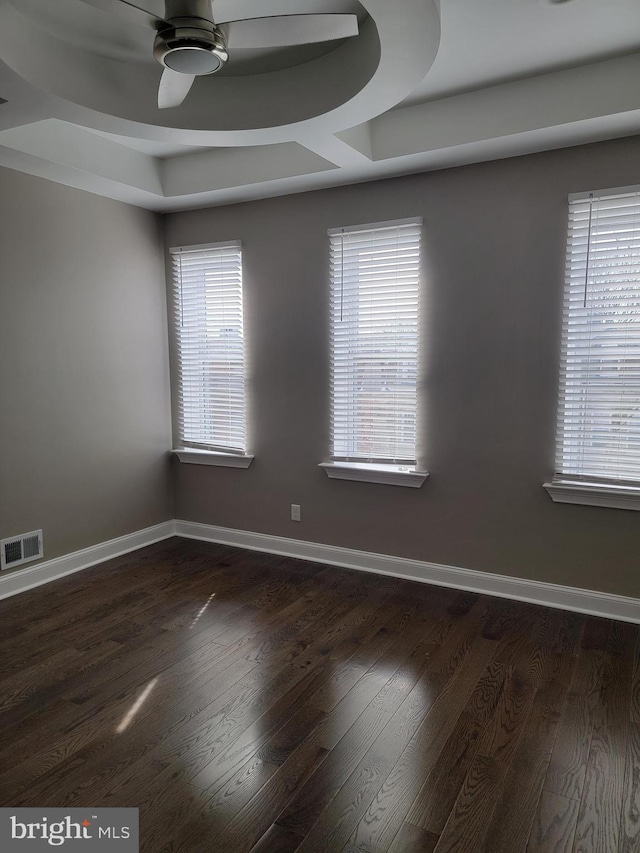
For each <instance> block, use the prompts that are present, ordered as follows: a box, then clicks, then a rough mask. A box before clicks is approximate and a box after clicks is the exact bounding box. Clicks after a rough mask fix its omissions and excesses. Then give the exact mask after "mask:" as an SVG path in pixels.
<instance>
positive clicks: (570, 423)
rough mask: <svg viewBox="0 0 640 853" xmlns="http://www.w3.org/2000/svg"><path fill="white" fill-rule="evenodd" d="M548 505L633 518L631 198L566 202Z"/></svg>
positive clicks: (637, 365) (636, 310) (639, 195)
mask: <svg viewBox="0 0 640 853" xmlns="http://www.w3.org/2000/svg"><path fill="white" fill-rule="evenodd" d="M556 470H557V473H556V474H555V476H554V479H553V482H552V483H551V484H547V488H548V489H549V490H550V493H551V495H552V497H553V498H554V500H564V501H565V502H566V501H569V502H572V503H573V502H577V503H590V504H596V505H604V506H621V507H625V508H630V509H640V190H638V189H634V190H628V191H624V192H623V191H616V192H615V193H613V192H603V193H589V194H586V195H576V196H571V197H570V202H569V240H568V251H567V280H566V291H565V303H564V322H563V332H562V361H561V376H560V407H559V416H558V437H557V458H556Z"/></svg>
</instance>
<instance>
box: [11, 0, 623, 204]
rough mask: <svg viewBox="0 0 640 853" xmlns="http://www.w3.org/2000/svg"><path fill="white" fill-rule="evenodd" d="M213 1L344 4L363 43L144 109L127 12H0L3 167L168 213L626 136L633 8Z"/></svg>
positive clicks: (150, 2)
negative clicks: (177, 103)
mask: <svg viewBox="0 0 640 853" xmlns="http://www.w3.org/2000/svg"><path fill="white" fill-rule="evenodd" d="M137 2H140V4H141V5H144V6H145V7H146V8H148V9H149V11H151V12H153V13H155V14H163V12H164V4H163V2H162V0H146V3H145V2H144V0H137ZM213 9H214V14H215V16H216V20H217V21H218V22H223V21H225V20H229V19H230V18H235V19H239V18H244V17H252V16H258V15H277V14H295V13H299V12H307V13H312V12H355V13H356V14H358V17H359V21H360V35H359V36H358V37H356V38H354V39H347V40H345V41H342V42H338V43H335V42H332V43H325V44H322V45H312V46H302V47H297V48H284V49H278V50H269V51H267V50H262V51H237V52H236V53H235V54H234V53H232V56H231V60H230V62H229V65H228V67H227V68H226V69H225V71H224V73H223V74H220V75H212V76H211V77H205V78H199V79H198V80H197V81H196V85H195V86H194V88H193V90H192V92H191V93H190V95H189V96H188V98H187V99H186V101H185V103H184V104H183V106H181V107H179V108H177V109H175V110H163V111H159V110H157V108H156V106H155V90H156V88H157V83H158V80H159V77H160V74H161V68H160V66H159V65H157V63H155V61H154V60H153V58H152V56H151V46H152V42H153V36H154V33H153V31H152V30H151V29H150V28H149V27H148V26H147V25H146V24H145V23H144V21H142V23H140V19H139V18H138V17H137V16H136V14H135V13H133V12H132V11H131V10H130V9H127V7H126V6H124V4H122V3H119V2H118V0H55V2H52V0H0V165H5V166H8V167H10V168H14V169H19V170H21V171H25V172H29V173H31V174H36V175H41V176H43V177H45V178H49V179H51V180H54V181H59V182H61V183H65V184H68V185H71V186H76V187H80V188H83V189H86V190H89V191H91V192H95V193H99V194H101V195H105V196H109V197H112V198H117V199H121V200H123V201H127V202H130V203H133V204H138V205H141V206H143V207H147V208H150V209H152V210H161V211H166V210H174V209H183V208H188V207H197V206H204V205H210V204H224V203H228V202H231V201H237V200H245V199H250V198H262V197H266V196H272V195H279V194H284V193H290V192H299V191H302V190H305V189H313V188H317V187H322V186H332V185H337V184H341V183H349V182H356V181H363V180H368V179H371V178H376V177H385V176H390V175H396V174H407V173H411V172H415V171H421V170H425V169H435V168H441V167H444V166H450V165H457V164H461V163H469V162H475V161H480V160H487V159H492V158H495V157H506V156H511V155H514V154H521V153H527V152H531V151H539V150H544V149H547V148H553V147H560V146H566V145H572V144H578V143H581V142H589V141H594V140H600V139H607V138H613V137H615V136H623V135H630V134H636V133H640V82H639V81H640V2H639V0H607V2H606V3H603V2H602V0H565V2H552V0H482V1H481V2H480V0H439V2H438V0H394V2H393V3H390V2H389V0H361V2H360V3H358V2H356V0H215V2H214V4H213ZM2 99H6V101H7V103H4V104H3V103H2ZM639 150H640V144H639Z"/></svg>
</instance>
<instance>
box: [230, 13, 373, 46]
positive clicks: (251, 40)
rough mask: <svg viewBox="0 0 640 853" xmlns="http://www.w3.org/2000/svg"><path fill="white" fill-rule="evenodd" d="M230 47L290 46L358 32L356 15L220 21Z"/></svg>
mask: <svg viewBox="0 0 640 853" xmlns="http://www.w3.org/2000/svg"><path fill="white" fill-rule="evenodd" d="M220 29H221V30H222V31H223V33H224V35H225V38H226V40H227V47H228V48H229V50H237V49H239V48H261V47H289V45H295V44H314V43H315V42H320V41H332V40H333V39H343V38H350V37H351V36H357V35H358V18H357V17H356V15H347V14H326V15H324V14H323V15H276V16H274V17H272V18H248V19H246V20H244V21H228V22H226V23H224V24H220Z"/></svg>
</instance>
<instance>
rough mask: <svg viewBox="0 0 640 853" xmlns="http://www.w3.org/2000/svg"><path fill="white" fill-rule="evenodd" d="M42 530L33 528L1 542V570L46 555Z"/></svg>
mask: <svg viewBox="0 0 640 853" xmlns="http://www.w3.org/2000/svg"><path fill="white" fill-rule="evenodd" d="M42 538H43V537H42V530H32V531H31V532H30V533H23V534H21V535H20V536H12V537H11V538H10V539H3V540H2V541H1V542H0V570H4V569H12V568H14V566H21V565H23V563H30V562H31V561H32V560H39V559H40V557H43V556H44V550H43V544H42Z"/></svg>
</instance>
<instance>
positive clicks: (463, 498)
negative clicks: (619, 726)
mask: <svg viewBox="0 0 640 853" xmlns="http://www.w3.org/2000/svg"><path fill="white" fill-rule="evenodd" d="M633 183H640V143H639V142H638V139H633V138H629V139H623V140H617V141H615V142H607V143H601V144H597V145H590V146H584V147H580V148H574V149H564V150H561V151H554V152H550V153H545V154H539V155H533V156H528V157H521V158H516V159H511V160H502V161H496V162H492V163H486V164H482V165H476V166H468V167H464V168H459V169H452V170H448V171H442V172H435V173H431V174H422V175H415V176H411V177H406V178H400V179H393V180H388V181H381V182H375V183H367V184H360V185H357V186H351V187H344V188H339V189H332V190H324V191H321V192H314V193H308V194H305V195H293V196H289V197H284V198H278V199H272V200H266V201H258V202H253V203H248V204H239V205H234V206H229V207H222V208H215V209H209V210H200V211H191V212H186V213H176V214H171V215H169V216H168V217H167V219H166V236H167V245H168V246H172V245H188V244H197V243H206V242H215V241H221V240H227V239H241V240H242V241H243V245H244V273H245V311H246V330H247V336H248V340H249V346H250V354H249V394H250V399H251V402H252V410H251V417H250V437H251V449H252V450H253V451H254V452H255V454H256V459H255V461H254V463H253V465H252V466H251V468H249V469H248V470H246V471H245V470H235V469H223V468H207V467H198V466H194V465H180V464H179V463H177V462H176V463H175V465H176V468H177V472H176V477H177V480H176V483H177V494H176V501H177V517H178V518H182V519H187V520H191V521H199V522H207V523H211V524H216V525H221V526H225V527H232V528H239V529H244V530H251V531H258V532H263V533H269V534H275V535H279V536H289V537H294V538H299V539H306V540H308V541H313V542H322V543H328V544H333V545H341V546H346V547H349V548H356V549H362V550H367V551H374V552H378V553H383V554H393V555H399V556H405V557H413V558H416V559H420V560H429V561H434V562H438V563H444V564H448V565H453V566H462V567H466V568H470V569H479V570H484V571H491V572H497V573H501V574H506V575H511V576H517V577H524V578H534V579H537V580H542V581H550V582H555V583H561V584H568V585H572V586H577V587H584V588H589V589H596V590H604V591H609V592H615V593H619V594H626V595H633V596H637V595H638V594H639V593H640V578H639V571H638V565H639V564H638V555H639V554H640V516H639V515H638V514H637V513H635V512H630V511H623V510H610V509H600V508H593V507H579V506H562V505H556V504H554V503H552V501H551V499H550V498H549V497H548V496H547V494H546V492H545V491H544V490H543V489H542V483H543V482H544V481H545V480H547V479H548V478H550V477H551V475H552V473H553V467H554V466H553V459H554V433H555V418H556V394H557V383H558V357H559V335H560V320H561V302H562V290H563V268H564V255H565V239H566V218H567V194H568V193H570V192H575V191H580V190H589V189H596V188H605V187H615V186H622V185H629V184H633ZM416 215H421V216H423V217H424V244H425V245H424V269H425V284H424V299H423V308H424V339H425V342H424V353H423V355H424V365H425V372H424V377H423V382H422V385H421V400H422V404H421V415H422V420H423V427H422V430H421V431H422V434H423V436H424V442H423V447H422V448H421V462H422V464H423V465H425V466H426V467H427V469H428V470H429V471H430V472H431V476H430V478H429V480H428V481H427V483H426V484H425V485H424V486H423V488H422V489H420V490H413V489H406V488H400V487H395V486H381V485H372V484H361V483H352V482H341V481H330V480H328V479H327V477H326V475H325V474H324V472H323V471H322V470H321V469H319V468H318V467H317V465H318V463H319V462H321V461H323V460H326V459H327V454H328V450H329V360H328V359H329V354H328V319H327V317H328V245H327V237H326V230H327V228H330V227H336V226H341V225H351V224H358V223H367V222H375V221H380V220H387V219H394V218H400V217H408V216H416ZM291 503H299V504H301V505H302V518H303V521H302V523H299V524H298V523H295V522H291V521H289V505H290V504H291Z"/></svg>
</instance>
